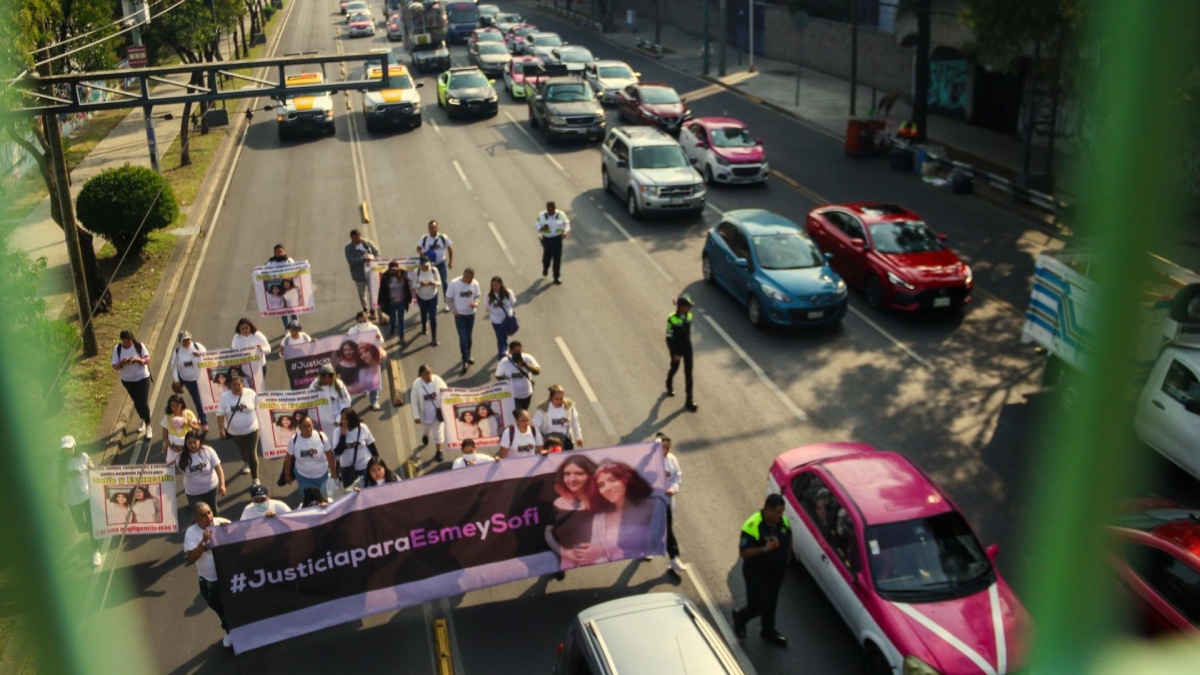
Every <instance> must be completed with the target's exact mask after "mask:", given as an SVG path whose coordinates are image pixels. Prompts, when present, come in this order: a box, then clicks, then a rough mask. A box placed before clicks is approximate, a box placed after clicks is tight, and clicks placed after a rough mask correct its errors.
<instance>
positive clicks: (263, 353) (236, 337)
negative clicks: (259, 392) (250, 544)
mask: <svg viewBox="0 0 1200 675" xmlns="http://www.w3.org/2000/svg"><path fill="white" fill-rule="evenodd" d="M230 346H231V347H233V348H234V349H242V348H243V347H253V348H255V349H257V350H258V361H259V363H261V364H262V376H263V382H266V380H267V354H270V353H271V341H270V340H268V339H267V336H266V335H263V334H262V331H260V330H259V329H258V327H257V326H255V325H254V322H253V321H251V320H250V319H247V318H245V317H242V318H241V319H238V322H237V326H236V327H235V328H234V332H233V341H232V343H231V344H230ZM254 384H256V385H258V388H259V389H266V387H265V386H264V385H263V384H261V383H258V382H255V383H254ZM214 513H215V511H214Z"/></svg>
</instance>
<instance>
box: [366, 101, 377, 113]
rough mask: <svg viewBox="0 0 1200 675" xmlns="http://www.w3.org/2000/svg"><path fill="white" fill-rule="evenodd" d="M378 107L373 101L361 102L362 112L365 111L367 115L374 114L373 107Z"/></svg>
mask: <svg viewBox="0 0 1200 675" xmlns="http://www.w3.org/2000/svg"><path fill="white" fill-rule="evenodd" d="M378 107H379V106H377V105H375V104H374V103H371V102H370V101H367V102H366V103H364V104H363V112H365V113H367V114H368V115H373V114H375V109H376V108H378Z"/></svg>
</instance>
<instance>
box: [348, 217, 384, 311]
mask: <svg viewBox="0 0 1200 675" xmlns="http://www.w3.org/2000/svg"><path fill="white" fill-rule="evenodd" d="M378 255H379V248H378V247H376V246H375V244H373V243H371V241H370V240H369V239H364V238H363V236H362V232H359V231H358V230H350V243H348V244H346V264H348V265H350V278H351V279H353V280H354V286H355V287H356V288H357V289H358V304H359V305H361V306H362V311H364V312H367V313H368V314H370V316H371V320H372V321H375V320H376V319H377V317H376V316H375V310H374V309H372V308H371V292H370V286H369V285H368V284H367V271H366V269H365V267H364V265H365V263H368V262H370V261H372V260H374V259H375V257H376V256H378Z"/></svg>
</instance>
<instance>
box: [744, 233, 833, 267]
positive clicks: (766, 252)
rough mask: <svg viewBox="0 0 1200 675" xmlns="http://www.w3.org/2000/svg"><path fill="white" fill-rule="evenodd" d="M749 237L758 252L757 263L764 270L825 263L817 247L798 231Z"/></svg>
mask: <svg viewBox="0 0 1200 675" xmlns="http://www.w3.org/2000/svg"><path fill="white" fill-rule="evenodd" d="M750 239H751V241H753V242H754V250H755V251H757V252H758V264H760V265H762V268H763V269H765V270H796V269H804V268H807V267H821V266H822V265H824V264H825V258H823V257H822V256H821V252H820V251H818V250H817V247H816V246H813V244H812V242H811V241H809V240H808V237H805V236H804V235H802V234H800V233H799V232H779V233H776V234H763V235H759V236H757V237H751V238H750Z"/></svg>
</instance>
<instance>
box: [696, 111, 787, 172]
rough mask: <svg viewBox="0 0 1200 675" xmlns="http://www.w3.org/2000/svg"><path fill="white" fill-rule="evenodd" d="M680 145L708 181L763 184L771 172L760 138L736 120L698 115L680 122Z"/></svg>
mask: <svg viewBox="0 0 1200 675" xmlns="http://www.w3.org/2000/svg"><path fill="white" fill-rule="evenodd" d="M679 144H680V145H682V146H683V151H684V153H685V154H687V156H688V159H689V160H691V162H692V166H695V167H696V170H697V171H699V172H700V173H702V174H704V180H705V181H706V182H708V183H710V184H711V183H763V182H765V181H766V180H767V174H768V173H769V172H770V171H771V167H770V165H768V164H767V153H766V152H764V151H763V146H762V141H760V140H758V139H757V138H755V136H754V134H752V133H750V130H749V129H747V128H746V125H745V124H742V123H741V122H739V121H738V120H735V119H731V118H729V117H698V118H696V119H691V120H688V121H687V122H684V123H683V129H681V130H680V132H679Z"/></svg>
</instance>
